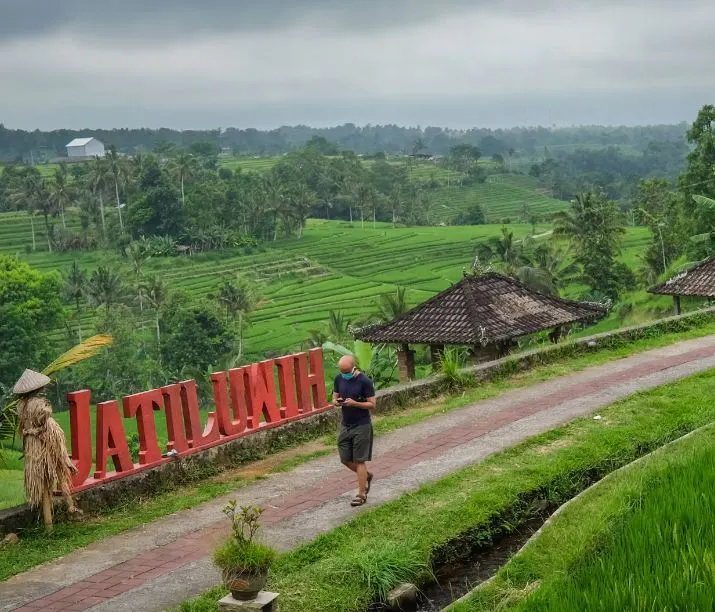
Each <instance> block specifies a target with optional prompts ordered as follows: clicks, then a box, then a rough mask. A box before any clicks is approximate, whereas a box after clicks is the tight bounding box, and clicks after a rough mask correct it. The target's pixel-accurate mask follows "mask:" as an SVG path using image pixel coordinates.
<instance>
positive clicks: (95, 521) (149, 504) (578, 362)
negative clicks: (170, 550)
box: [0, 322, 715, 580]
mask: <svg viewBox="0 0 715 612" xmlns="http://www.w3.org/2000/svg"><path fill="white" fill-rule="evenodd" d="M712 333H715V322H709V323H706V324H705V325H703V326H702V327H696V328H693V329H689V330H686V331H681V332H677V333H676V332H673V333H669V334H663V335H659V336H651V337H646V338H642V339H640V340H636V341H632V342H630V343H624V344H623V345H619V346H617V347H613V348H608V349H605V348H604V349H600V350H596V351H594V352H593V353H588V354H584V355H580V356H578V357H571V358H568V357H567V358H566V359H563V360H562V361H559V362H556V363H552V364H549V365H543V366H539V367H536V368H535V369H533V370H529V371H525V372H520V373H511V374H509V373H505V374H504V375H503V376H502V377H500V378H497V379H496V380H493V381H490V382H485V383H482V384H480V385H479V386H477V387H475V388H471V389H467V390H465V391H464V392H463V393H461V394H459V395H455V396H447V397H441V398H437V399H436V400H434V401H430V402H426V403H425V404H423V405H420V406H415V405H412V406H410V407H408V408H405V409H400V410H397V411H395V412H394V413H391V414H386V415H382V416H378V417H376V418H375V420H374V428H375V434H376V435H377V436H380V435H384V434H386V433H389V432H391V431H394V430H396V429H399V428H401V427H405V426H407V425H412V424H415V423H419V422H421V421H423V420H425V419H427V418H429V417H431V416H434V415H438V414H445V413H447V412H450V411H452V410H456V409H459V408H463V407H465V406H468V405H470V404H473V403H475V402H478V401H482V400H485V399H489V398H493V397H496V396H498V395H500V394H502V393H504V392H506V391H509V390H512V389H514V388H521V387H526V386H529V385H531V384H534V383H537V382H543V381H546V380H549V379H551V378H554V377H557V376H562V375H566V374H569V373H572V372H575V371H579V370H583V369H585V368H587V367H590V366H595V365H599V364H601V363H605V362H607V361H610V360H613V359H618V358H622V357H627V356H628V355H632V354H634V353H638V352H641V351H645V350H649V349H653V348H658V347H662V346H667V345H670V344H672V343H673V342H674V341H678V340H686V339H691V338H696V337H701V336H706V335H709V334H712ZM320 441H321V442H322V444H323V448H320V447H318V448H315V442H314V443H312V444H311V445H309V446H310V450H309V451H308V452H300V446H298V447H295V452H293V453H288V454H289V456H288V457H286V458H284V459H281V460H280V461H278V462H274V461H271V464H270V465H269V466H268V467H267V468H266V469H265V470H264V469H261V470H252V469H251V467H252V465H251V464H249V465H248V466H246V468H244V469H239V470H237V474H239V475H237V476H235V477H234V476H233V475H232V473H230V472H229V473H224V474H219V475H218V476H215V477H212V478H209V479H206V480H204V481H203V482H201V483H194V484H187V485H184V486H179V487H174V488H173V489H172V490H171V491H169V492H166V493H160V494H157V495H156V496H154V497H151V498H147V499H139V500H134V501H131V502H127V504H126V505H123V506H120V507H116V508H111V509H107V510H106V511H104V512H103V513H102V514H100V515H99V516H97V517H94V518H92V519H90V520H88V521H87V522H86V523H80V524H72V525H66V524H62V523H60V524H59V525H58V526H57V527H56V530H55V533H54V534H53V535H52V536H49V537H48V536H46V535H45V534H44V532H43V531H42V530H41V529H37V530H32V529H30V530H26V531H25V532H24V533H23V534H22V536H23V540H22V543H21V544H20V545H19V546H16V547H14V548H13V549H12V550H11V551H8V552H7V554H6V555H5V556H4V558H0V580H4V579H6V578H8V577H9V576H12V575H14V574H18V573H20V572H23V571H26V570H27V569H29V568H31V567H33V566H35V565H38V564H39V563H44V562H46V561H50V560H52V559H56V558H57V557H60V556H62V555H65V554H68V553H69V552H72V551H73V550H75V549H77V548H81V547H83V546H87V545H88V544H90V543H92V542H94V541H97V540H100V539H104V538H107V537H111V536H113V535H117V534H119V533H122V532H124V531H126V530H128V529H131V528H133V527H137V526H138V525H141V524H144V523H147V522H150V521H152V520H156V519H158V518H161V517H163V516H166V515H168V514H171V513H172V512H177V511H180V510H185V509H189V508H194V507H196V506H198V505H199V504H202V503H204V502H206V501H209V500H211V499H213V498H215V497H218V496H220V495H224V494H227V493H229V492H231V491H232V490H235V489H236V488H239V487H241V486H244V485H245V484H246V483H247V482H250V481H251V480H253V479H255V478H261V477H263V475H264V474H266V473H269V472H282V471H289V470H291V469H293V468H295V467H297V466H298V465H301V464H303V463H305V462H307V461H310V460H311V459H316V458H319V457H323V456H326V455H329V454H331V453H334V452H335V439H334V436H333V435H326V436H322V437H321V438H320ZM11 471H12V470H11ZM17 474H21V472H17ZM3 476H4V475H3V474H2V473H0V507H3V503H4V504H5V506H4V507H9V506H12V505H16V504H18V503H21V502H22V500H23V493H22V489H21V488H20V489H18V488H17V487H16V486H15V485H14V484H13V483H14V482H17V478H18V477H17V476H16V475H15V474H11V475H10V476H11V477H12V478H13V481H12V482H11V481H10V480H9V479H5V478H4V477H3ZM19 478H20V484H21V476H20V477H19Z"/></svg>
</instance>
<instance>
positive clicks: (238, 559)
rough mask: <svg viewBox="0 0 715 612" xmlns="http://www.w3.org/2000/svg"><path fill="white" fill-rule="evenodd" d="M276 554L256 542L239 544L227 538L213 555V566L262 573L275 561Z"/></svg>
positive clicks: (233, 539) (232, 538)
mask: <svg viewBox="0 0 715 612" xmlns="http://www.w3.org/2000/svg"><path fill="white" fill-rule="evenodd" d="M275 558H276V552H275V551H274V550H273V549H272V548H270V547H268V546H264V545H263V544H258V543H256V542H239V541H238V540H236V539H235V538H234V537H231V538H229V539H228V540H227V541H226V542H224V543H223V544H222V545H221V546H219V547H218V548H217V549H216V550H215V551H214V553H213V561H214V564H215V565H216V566H217V567H219V568H220V569H222V570H223V569H235V568H241V569H245V570H248V571H251V572H264V571H266V570H267V569H268V568H270V566H271V565H272V564H273V561H275Z"/></svg>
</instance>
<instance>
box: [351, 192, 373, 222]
mask: <svg viewBox="0 0 715 612" xmlns="http://www.w3.org/2000/svg"><path fill="white" fill-rule="evenodd" d="M355 199H356V200H357V205H358V208H359V209H360V226H361V227H365V211H366V210H369V209H370V208H372V211H373V227H374V222H375V209H376V208H377V192H376V191H375V188H374V187H373V186H372V185H366V184H361V185H359V186H358V188H357V191H356V193H355Z"/></svg>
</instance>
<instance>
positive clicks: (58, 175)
mask: <svg viewBox="0 0 715 612" xmlns="http://www.w3.org/2000/svg"><path fill="white" fill-rule="evenodd" d="M48 192H49V196H50V198H51V199H52V203H53V205H54V207H55V208H56V209H57V210H59V213H60V218H61V219H62V227H63V228H64V229H67V223H65V209H66V208H68V207H69V206H70V205H71V204H72V203H73V202H74V201H75V199H76V197H77V189H76V188H75V186H74V185H73V184H72V183H70V182H69V173H68V172H67V164H64V163H63V164H60V167H59V168H57V169H55V174H54V177H53V180H52V181H51V182H50V183H49V185H48Z"/></svg>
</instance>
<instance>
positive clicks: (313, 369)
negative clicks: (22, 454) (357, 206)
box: [67, 349, 330, 491]
mask: <svg viewBox="0 0 715 612" xmlns="http://www.w3.org/2000/svg"><path fill="white" fill-rule="evenodd" d="M276 378H277V380H278V390H276V384H275V381H276ZM211 382H212V385H213V395H214V403H215V410H214V411H213V412H209V414H208V419H207V423H206V425H205V426H204V425H203V424H202V422H201V413H200V412H199V399H198V395H197V391H196V381H194V380H187V381H184V382H181V383H176V384H173V385H168V386H166V387H162V388H161V389H153V390H152V391H145V392H144V393H137V394H135V395H129V396H127V397H125V398H124V399H123V400H122V412H123V416H124V418H132V419H136V423H137V432H138V434H139V463H137V464H135V463H134V462H133V461H132V459H131V456H130V454H129V446H128V444H127V438H126V435H125V434H124V424H123V420H122V415H120V412H119V402H116V401H110V402H101V403H99V404H97V419H96V431H95V454H94V456H92V432H91V415H90V412H91V410H90V404H91V397H92V392H91V391H87V390H85V391H76V392H75V393H70V394H68V396H67V398H68V400H69V406H70V428H71V434H72V435H71V440H72V460H73V461H74V464H75V465H76V466H77V470H78V472H77V474H76V475H75V476H74V477H73V479H72V484H73V490H74V491H82V490H83V489H87V488H89V487H93V486H96V485H98V484H102V483H104V482H108V481H110V480H116V479H117V478H123V477H125V476H129V475H130V474H136V473H137V472H141V471H143V470H147V469H149V468H152V467H155V466H157V465H162V464H163V463H168V462H169V461H172V460H173V458H169V457H164V456H163V455H162V449H161V448H160V447H159V443H158V440H157V436H156V424H155V420H154V419H155V416H156V415H155V413H157V412H162V411H163V412H164V418H165V419H166V431H167V437H168V443H167V448H166V451H175V454H174V456H179V457H185V456H188V455H191V454H193V453H196V452H198V451H200V450H203V449H206V448H210V447H212V446H216V445H219V444H225V443H226V442H230V441H231V440H235V439H237V438H240V437H242V436H248V435H251V434H252V433H254V432H255V431H257V430H260V429H266V428H269V427H276V426H279V425H281V424H283V423H288V422H290V421H294V420H297V419H302V418H305V417H307V416H310V415H312V414H317V413H319V412H324V411H325V410H328V409H329V408H330V406H329V405H328V402H327V397H326V393H325V375H324V372H323V352H322V350H321V349H313V350H312V351H309V352H308V353H299V354H297V355H288V356H287V357H280V358H279V359H270V360H268V361H261V362H260V363H254V364H252V365H249V366H244V367H241V368H235V369H233V370H229V371H228V372H216V373H215V374H212V375H211ZM110 459H111V460H112V463H113V465H114V471H113V472H107V469H106V466H107V462H108V461H109V460H110ZM92 465H94V467H95V471H94V474H90V472H91V471H92Z"/></svg>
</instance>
